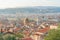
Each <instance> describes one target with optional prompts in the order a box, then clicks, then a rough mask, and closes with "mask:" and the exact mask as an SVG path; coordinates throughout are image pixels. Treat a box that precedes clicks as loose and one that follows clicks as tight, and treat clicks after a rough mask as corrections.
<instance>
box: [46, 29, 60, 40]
mask: <svg viewBox="0 0 60 40" xmlns="http://www.w3.org/2000/svg"><path fill="white" fill-rule="evenodd" d="M45 40H60V30H50V31H49V33H48V35H47V36H46V37H45Z"/></svg>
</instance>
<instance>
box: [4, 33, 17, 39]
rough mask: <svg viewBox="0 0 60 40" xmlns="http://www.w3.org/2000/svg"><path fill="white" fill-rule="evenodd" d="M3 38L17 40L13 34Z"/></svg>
mask: <svg viewBox="0 0 60 40" xmlns="http://www.w3.org/2000/svg"><path fill="white" fill-rule="evenodd" d="M3 37H4V40H16V36H15V35H11V34H7V35H5V36H3Z"/></svg>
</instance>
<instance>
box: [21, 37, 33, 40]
mask: <svg viewBox="0 0 60 40" xmlns="http://www.w3.org/2000/svg"><path fill="white" fill-rule="evenodd" d="M22 40H33V39H32V38H30V37H29V38H23V39H22Z"/></svg>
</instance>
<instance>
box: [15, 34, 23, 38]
mask: <svg viewBox="0 0 60 40" xmlns="http://www.w3.org/2000/svg"><path fill="white" fill-rule="evenodd" d="M16 36H17V37H19V38H23V37H24V36H23V34H21V33H18V34H16Z"/></svg>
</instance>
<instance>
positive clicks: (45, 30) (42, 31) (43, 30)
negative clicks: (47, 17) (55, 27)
mask: <svg viewBox="0 0 60 40" xmlns="http://www.w3.org/2000/svg"><path fill="white" fill-rule="evenodd" d="M49 30H50V27H46V28H44V29H41V30H39V31H38V32H40V33H46V32H48V31H49Z"/></svg>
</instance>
